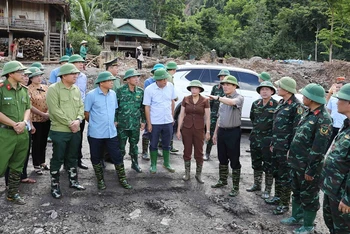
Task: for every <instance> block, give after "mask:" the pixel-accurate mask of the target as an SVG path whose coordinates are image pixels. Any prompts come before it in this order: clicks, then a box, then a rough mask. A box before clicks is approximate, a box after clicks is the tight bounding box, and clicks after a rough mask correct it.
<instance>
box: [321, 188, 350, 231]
mask: <svg viewBox="0 0 350 234" xmlns="http://www.w3.org/2000/svg"><path fill="white" fill-rule="evenodd" d="M339 202H340V198H339V199H335V198H333V197H331V196H328V195H326V194H324V197H323V219H324V222H325V223H326V225H327V227H328V229H329V232H330V233H331V234H349V233H350V214H349V213H348V214H343V213H342V212H340V211H339V210H338V206H339Z"/></svg>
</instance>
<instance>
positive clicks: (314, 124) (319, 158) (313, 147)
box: [288, 105, 332, 176]
mask: <svg viewBox="0 0 350 234" xmlns="http://www.w3.org/2000/svg"><path fill="white" fill-rule="evenodd" d="M331 135H332V119H331V117H330V115H329V113H328V111H327V110H326V108H325V106H324V105H321V106H320V107H318V108H316V109H315V110H314V111H307V112H305V114H304V115H303V116H302V117H301V120H300V122H299V124H298V126H297V128H296V132H295V135H294V138H293V141H292V143H291V145H290V151H289V156H288V162H289V164H290V165H291V166H292V167H293V168H294V169H295V170H301V171H304V172H305V174H307V175H309V176H315V175H319V173H320V172H321V169H322V163H323V158H324V154H325V153H326V151H327V145H328V141H329V138H330V136H331Z"/></svg>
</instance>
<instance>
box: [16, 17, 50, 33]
mask: <svg viewBox="0 0 350 234" xmlns="http://www.w3.org/2000/svg"><path fill="white" fill-rule="evenodd" d="M10 28H14V29H15V28H18V29H29V30H37V31H45V28H46V22H45V21H44V20H32V19H18V18H13V19H11V20H10Z"/></svg>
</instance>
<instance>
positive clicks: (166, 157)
mask: <svg viewBox="0 0 350 234" xmlns="http://www.w3.org/2000/svg"><path fill="white" fill-rule="evenodd" d="M163 158H164V163H163V167H164V168H165V169H167V170H168V171H169V172H171V173H174V172H175V169H174V168H172V167H171V166H170V152H169V150H163Z"/></svg>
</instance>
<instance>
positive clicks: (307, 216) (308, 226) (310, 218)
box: [293, 210, 316, 234]
mask: <svg viewBox="0 0 350 234" xmlns="http://www.w3.org/2000/svg"><path fill="white" fill-rule="evenodd" d="M315 218H316V211H308V210H304V224H303V226H301V227H300V228H297V229H295V230H294V231H293V233H294V234H312V233H314V231H315V227H314V222H315Z"/></svg>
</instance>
